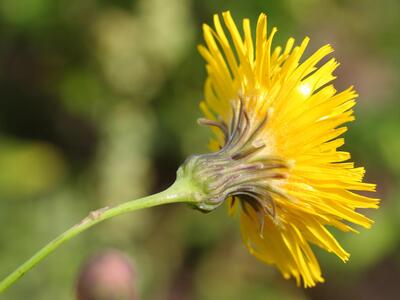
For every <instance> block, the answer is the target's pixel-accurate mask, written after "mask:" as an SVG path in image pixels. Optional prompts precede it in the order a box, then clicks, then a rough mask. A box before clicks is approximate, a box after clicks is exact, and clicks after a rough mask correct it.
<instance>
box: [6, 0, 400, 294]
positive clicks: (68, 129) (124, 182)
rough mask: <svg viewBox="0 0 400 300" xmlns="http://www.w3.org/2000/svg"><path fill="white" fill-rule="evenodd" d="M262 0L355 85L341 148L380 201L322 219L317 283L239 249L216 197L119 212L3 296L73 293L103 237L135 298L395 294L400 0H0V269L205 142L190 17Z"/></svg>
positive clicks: (341, 83)
mask: <svg viewBox="0 0 400 300" xmlns="http://www.w3.org/2000/svg"><path fill="white" fill-rule="evenodd" d="M226 9H230V10H231V11H232V13H233V15H234V17H235V18H236V19H240V18H242V17H250V19H251V20H252V22H253V24H254V21H255V20H256V18H257V16H258V14H259V13H260V12H267V13H268V15H269V16H268V17H269V22H270V24H271V25H276V26H278V28H279V30H280V31H279V34H278V35H277V39H276V45H277V44H282V43H284V41H285V40H286V39H287V38H288V37H289V36H294V37H295V38H296V39H297V40H299V39H301V38H302V37H304V36H305V35H308V36H310V37H311V46H310V48H311V50H310V51H312V50H315V49H316V48H318V47H319V46H321V45H322V44H324V43H331V44H332V45H333V46H334V48H335V49H336V52H335V56H336V57H337V58H338V60H339V61H340V62H341V63H342V66H341V67H340V68H339V70H338V71H337V75H338V81H337V84H338V87H339V88H345V87H347V86H348V85H350V84H354V85H355V87H356V89H357V90H358V92H359V94H360V97H359V102H358V106H357V108H356V115H357V121H356V122H355V123H354V124H351V125H350V131H349V133H348V134H347V136H346V138H347V144H346V146H345V148H346V149H348V150H351V151H352V153H353V159H354V161H355V162H356V164H359V165H365V166H366V167H367V170H368V173H367V180H369V181H371V182H377V183H378V193H379V197H381V198H382V199H383V201H382V208H381V209H380V210H378V211H376V212H368V213H370V214H371V216H372V217H373V219H375V220H376V224H375V225H374V227H373V228H372V229H371V230H368V231H365V230H362V229H361V230H360V231H361V234H360V235H351V234H347V235H342V234H340V233H337V235H338V238H339V240H340V241H341V242H342V243H343V245H344V247H345V248H346V249H347V250H348V251H349V252H351V254H352V257H351V260H350V262H348V263H347V264H343V263H341V262H340V261H339V260H338V259H337V258H335V257H334V256H333V255H330V254H327V253H324V252H322V251H318V256H319V257H320V258H321V264H322V268H323V270H324V275H325V276H326V279H327V282H326V283H325V284H322V285H320V286H318V287H316V288H314V289H310V290H303V289H298V288H296V287H295V284H294V282H291V281H286V280H284V279H282V278H281V275H280V274H278V272H277V271H276V270H275V269H274V268H272V267H270V266H266V265H263V264H262V263H260V262H258V261H257V260H256V259H254V258H253V257H251V256H250V255H249V254H248V253H247V250H246V249H245V247H244V246H243V245H242V243H241V241H240V233H239V228H238V224H237V223H238V222H237V220H236V219H234V218H230V217H228V216H227V215H226V212H225V210H224V209H219V210H217V211H215V212H213V213H212V214H209V215H207V216H204V215H202V214H199V213H198V212H197V211H192V210H189V209H187V208H186V207H185V206H181V205H174V206H166V207H159V208H154V209H152V210H148V211H143V212H138V213H135V214H131V215H128V216H123V217H120V218H117V219H114V220H111V221H109V222H106V223H105V224H101V225H99V226H98V227H96V228H95V229H93V230H91V231H89V232H87V233H85V234H84V236H81V237H79V238H77V239H76V240H74V241H72V242H70V243H68V244H67V245H65V246H64V247H62V248H61V249H60V250H59V251H57V252H56V253H55V254H53V255H52V256H50V257H49V258H48V259H47V260H46V261H45V262H44V263H43V264H41V265H40V266H38V267H37V268H36V269H35V270H34V271H33V272H31V273H29V274H27V275H26V277H25V278H24V279H23V280H21V281H20V282H19V283H18V284H17V285H16V286H15V287H13V288H11V289H10V290H9V292H8V293H7V294H6V298H5V299H41V300H47V299H60V300H63V299H73V298H74V293H75V291H74V290H75V287H74V284H75V281H76V278H77V276H78V272H79V266H80V265H81V264H83V262H84V261H85V259H87V258H89V257H91V256H93V255H95V254H96V253H97V252H98V251H100V250H102V249H109V248H114V249H118V250H119V251H124V252H125V253H126V254H127V255H129V256H130V257H131V258H132V260H133V261H134V262H135V266H136V273H137V281H138V282H137V286H138V289H139V293H140V295H141V298H142V299H175V300H179V299H210V300H213V299H218V300H220V299H222V300H224V299H230V300H234V299H255V300H257V299H299V300H303V299H352V300H356V299H367V300H368V299H395V298H396V296H397V295H398V294H399V293H400V287H399V285H398V278H400V233H399V232H398V230H397V228H399V225H400V221H399V220H400V202H399V201H398V199H399V197H400V185H399V182H400V160H399V159H398V157H399V156H400V139H399V131H400V104H399V102H398V99H397V95H398V93H399V86H400V85H398V82H397V80H398V78H399V73H400V68H399V67H400V60H399V56H398V53H399V50H400V40H399V39H398V28H399V26H400V17H399V11H400V2H399V1H397V0H383V1H374V0H364V1H358V0H357V1H343V0H326V1H316V0H282V1H258V0H248V1H223V0H218V1H215V0H213V1H211V0H205V1H198V0H170V1H162V0H136V1H132V0H115V1H105V0H87V1H67V0H59V1H51V0H18V1H16V0H2V1H0V100H1V110H0V168H1V170H2V173H1V174H0V226H1V228H2V230H1V232H0V266H1V270H0V271H1V274H2V275H1V276H3V275H5V274H6V273H8V272H9V271H11V270H12V269H13V268H14V267H15V266H16V265H17V264H19V263H20V262H21V261H22V260H24V259H26V258H27V257H28V256H29V255H31V254H32V252H33V251H34V250H36V249H37V248H39V247H40V246H42V245H43V244H44V243H45V242H47V241H48V240H49V239H50V238H52V237H53V236H55V235H57V234H58V233H60V232H61V231H63V230H64V229H66V228H67V227H69V226H70V225H71V224H73V223H74V222H77V221H78V220H80V219H81V218H82V217H83V216H84V215H85V214H86V213H87V211H89V210H91V209H94V208H97V207H100V206H104V205H112V204H116V203H120V202H122V201H125V200H129V199H133V198H135V197H139V196H142V195H145V194H148V193H152V192H156V191H159V190H161V189H163V188H165V187H166V186H168V185H169V184H170V183H171V182H173V180H174V176H175V171H176V168H177V167H178V166H179V164H180V163H181V162H182V161H183V159H184V158H185V157H186V156H187V155H189V154H192V153H196V152H204V151H207V150H206V145H207V142H208V139H209V131H208V129H205V128H201V127H199V126H197V125H196V122H195V120H196V118H197V117H199V116H200V112H199V110H198V103H199V100H201V97H202V89H203V80H204V78H205V71H204V66H203V62H202V60H201V58H200V57H199V55H198V54H197V51H196V44H198V43H200V42H201V24H202V23H203V22H208V23H209V22H210V21H211V19H212V14H213V13H215V12H221V11H223V10H226Z"/></svg>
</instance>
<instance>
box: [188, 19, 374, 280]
mask: <svg viewBox="0 0 400 300" xmlns="http://www.w3.org/2000/svg"><path fill="white" fill-rule="evenodd" d="M222 18H223V23H225V28H226V29H224V27H223V25H222V22H221V20H220V17H219V16H218V15H215V16H214V28H211V27H210V26H208V25H204V26H203V32H204V40H205V45H204V46H203V45H200V46H199V51H200V53H201V55H202V56H203V57H204V59H205V60H206V62H207V65H206V69H207V74H208V77H207V80H206V83H205V99H204V101H203V102H201V104H200V106H201V109H202V111H203V113H204V115H205V119H201V120H200V123H202V124H206V125H210V126H211V128H212V130H213V131H214V133H215V139H214V140H213V141H212V142H211V148H212V149H214V150H217V151H216V152H215V153H211V154H207V155H199V156H195V157H192V158H190V159H189V161H188V163H186V166H190V168H191V170H197V171H196V172H194V173H195V174H196V176H197V177H198V178H200V177H202V178H206V179H207V180H203V181H204V185H205V186H204V189H205V190H206V192H207V193H208V194H209V195H211V196H209V197H208V198H207V199H206V200H204V201H201V205H199V208H200V209H203V210H211V209H213V208H215V207H216V206H218V205H220V204H221V203H222V202H223V201H224V200H226V199H228V202H229V207H230V209H231V210H233V211H235V210H239V213H240V222H241V231H242V236H243V239H244V242H245V244H246V246H247V247H248V249H249V251H250V253H251V254H253V255H254V256H256V257H257V258H259V259H260V260H262V261H264V262H266V263H269V264H274V265H275V266H276V267H277V268H278V269H279V270H280V271H281V272H282V274H283V276H284V277H285V278H290V277H291V276H293V277H294V278H295V279H296V281H297V283H298V284H300V282H301V281H302V282H303V284H304V286H305V287H310V286H314V285H315V284H316V283H317V282H323V277H322V275H321V270H320V267H319V264H318V261H317V259H316V257H315V255H314V253H313V250H312V249H311V247H310V244H313V245H317V246H319V247H321V248H323V249H325V250H326V251H328V252H333V253H335V254H336V255H337V256H339V257H340V258H341V259H342V260H343V261H346V260H348V258H349V253H347V252H346V251H345V250H344V249H343V248H342V247H341V246H340V244H339V243H338V242H337V240H336V239H335V237H334V236H333V235H332V234H331V233H330V232H329V230H328V228H329V227H336V228H338V229H340V230H342V231H352V232H357V231H356V230H355V229H354V228H353V227H351V225H350V224H351V223H352V224H357V225H361V226H363V227H366V228H368V227H370V226H371V224H372V221H371V220H370V219H368V218H367V217H365V216H364V215H362V214H361V213H359V212H357V211H356V209H358V208H377V206H378V199H373V198H369V197H366V196H362V195H359V194H357V193H356V191H374V190H375V185H374V184H368V183H363V182H362V180H363V176H364V172H365V171H364V168H360V167H357V168H356V167H354V164H353V163H352V162H348V160H349V159H350V154H349V153H348V152H344V151H340V150H338V148H339V147H341V146H342V145H343V144H344V139H343V138H340V136H341V135H342V134H343V133H344V132H345V131H346V130H347V128H346V127H345V126H342V125H343V124H344V123H347V122H350V121H353V120H354V116H353V110H352V107H353V106H354V105H355V100H354V99H355V98H356V97H357V94H356V92H355V91H354V90H353V89H352V88H349V89H347V90H345V91H342V92H337V91H336V89H335V87H334V86H333V84H332V83H331V82H332V81H333V80H334V79H335V76H334V75H333V74H332V73H333V71H334V70H335V69H336V67H337V66H338V63H337V62H336V61H335V59H333V58H332V59H330V60H328V61H327V62H325V63H323V64H321V65H318V64H319V63H320V61H321V60H322V59H323V58H324V57H325V56H327V55H328V54H330V53H331V52H332V51H333V50H332V48H331V47H330V46H329V45H326V46H323V47H322V48H320V49H319V50H318V51H316V52H315V53H314V54H312V55H311V56H310V57H309V58H307V59H303V60H301V58H302V55H303V53H304V51H305V49H306V47H307V44H308V41H309V39H308V38H305V39H304V40H303V41H302V42H301V43H300V45H299V46H295V41H294V39H293V38H290V39H289V40H288V41H287V43H286V45H285V46H284V47H283V48H282V47H275V48H273V47H272V39H273V37H274V35H275V33H276V31H277V30H276V28H273V29H272V30H271V32H270V33H269V34H268V31H267V16H266V15H265V14H261V15H260V16H259V18H258V22H257V29H256V33H255V40H253V38H252V31H251V29H250V22H249V20H248V19H244V20H243V32H244V36H243V37H242V35H241V34H240V32H239V29H238V28H237V26H236V25H235V23H234V21H233V19H232V17H231V15H230V13H229V12H225V13H223V14H222Z"/></svg>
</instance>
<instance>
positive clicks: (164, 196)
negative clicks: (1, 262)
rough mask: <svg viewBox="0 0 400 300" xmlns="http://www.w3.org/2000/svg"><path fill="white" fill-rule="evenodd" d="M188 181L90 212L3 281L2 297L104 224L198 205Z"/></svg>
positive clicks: (180, 178) (192, 187) (181, 180)
mask: <svg viewBox="0 0 400 300" xmlns="http://www.w3.org/2000/svg"><path fill="white" fill-rule="evenodd" d="M178 175H179V174H178ZM188 178H189V177H182V176H178V177H177V180H176V181H175V183H174V184H173V185H171V186H170V187H169V188H168V189H166V190H165V191H162V192H160V193H157V194H154V195H150V196H147V197H144V198H140V199H137V200H132V201H128V202H125V203H123V204H120V205H118V206H115V207H104V208H101V209H98V210H95V211H92V212H90V213H89V214H88V216H87V217H85V218H84V219H83V220H82V221H80V222H79V223H77V224H75V225H74V226H72V227H71V228H70V229H68V230H67V231H65V232H63V233H62V234H60V235H59V236H58V237H56V238H55V239H53V240H52V241H51V242H49V243H48V244H47V245H46V246H44V247H43V248H42V249H40V250H39V251H38V252H36V254H34V255H33V256H32V257H31V258H29V259H28V260H27V261H26V262H25V263H23V264H22V265H21V266H19V267H18V268H17V269H16V270H15V271H14V272H12V273H11V274H10V275H8V276H7V277H6V278H5V279H4V280H3V281H1V282H0V294H1V293H2V292H4V291H5V290H6V289H7V288H9V287H10V286H11V285H13V284H14V283H15V282H17V281H18V280H19V279H20V278H21V277H23V276H24V275H25V274H26V273H27V272H28V271H29V270H31V269H32V268H33V267H35V266H36V265H37V264H39V263H40V262H41V261H42V260H44V259H45V258H46V257H47V256H48V255H49V254H51V253H52V252H53V251H55V250H56V249H57V248H58V247H60V246H61V245H62V244H64V243H65V242H67V241H68V240H70V239H72V238H74V237H76V236H77V235H79V234H80V233H82V232H84V231H86V230H87V229H89V228H91V227H93V226H94V225H96V224H98V223H100V222H102V221H105V220H107V219H110V218H113V217H116V216H119V215H122V214H126V213H129V212H132V211H136V210H140V209H144V208H149V207H154V206H159V205H163V204H169V203H178V202H183V203H192V202H194V201H196V198H195V197H193V195H194V194H195V193H196V185H195V184H193V182H192V181H190V180H188Z"/></svg>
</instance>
